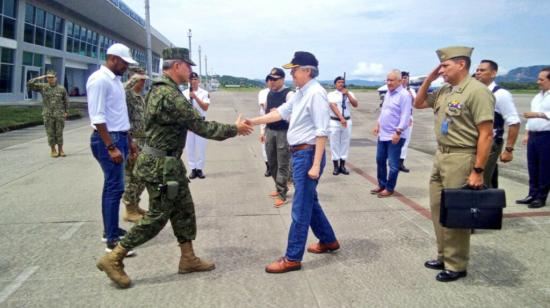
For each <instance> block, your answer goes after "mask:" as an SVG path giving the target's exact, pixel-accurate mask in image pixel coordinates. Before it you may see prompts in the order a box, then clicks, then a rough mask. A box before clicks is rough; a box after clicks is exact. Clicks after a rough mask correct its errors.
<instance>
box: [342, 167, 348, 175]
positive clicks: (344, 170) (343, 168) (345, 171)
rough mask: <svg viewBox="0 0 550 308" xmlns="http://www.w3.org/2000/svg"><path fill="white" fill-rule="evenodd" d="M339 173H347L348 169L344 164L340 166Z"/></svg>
mask: <svg viewBox="0 0 550 308" xmlns="http://www.w3.org/2000/svg"><path fill="white" fill-rule="evenodd" d="M340 173H341V174H344V175H349V170H348V168H346V167H345V166H341V167H340Z"/></svg>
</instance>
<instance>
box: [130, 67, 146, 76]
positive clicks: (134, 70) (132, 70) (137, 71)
mask: <svg viewBox="0 0 550 308" xmlns="http://www.w3.org/2000/svg"><path fill="white" fill-rule="evenodd" d="M128 74H130V75H133V74H140V75H147V71H146V70H144V69H143V68H141V67H139V66H132V67H130V68H128Z"/></svg>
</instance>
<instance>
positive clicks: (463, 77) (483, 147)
mask: <svg viewBox="0 0 550 308" xmlns="http://www.w3.org/2000/svg"><path fill="white" fill-rule="evenodd" d="M472 51H473V48H470V47H447V48H442V49H439V50H437V55H438V57H439V60H440V61H441V63H440V64H439V65H438V66H437V67H436V68H435V69H434V70H433V71H432V72H431V73H430V74H429V75H428V77H427V78H426V80H424V83H422V86H421V87H420V89H419V90H418V95H417V97H416V99H415V102H414V106H415V107H416V108H419V109H422V108H433V110H434V114H435V125H434V130H435V136H436V140H437V144H438V147H437V151H436V154H435V160H434V165H433V169H432V174H431V177H430V208H431V212H432V221H433V224H434V228H435V235H436V240H437V259H435V260H428V261H426V263H425V264H424V266H426V267H427V268H430V269H435V270H441V272H440V273H439V274H438V275H437V276H436V279H437V280H438V281H442V282H446V281H454V280H457V279H459V278H462V277H465V276H466V274H467V272H466V269H467V267H468V259H469V253H470V229H447V228H444V227H443V226H441V224H440V223H439V208H440V203H441V202H440V201H441V190H443V189H444V188H460V187H462V186H463V185H464V184H467V185H468V186H470V187H472V188H478V189H479V188H481V187H482V186H483V171H484V168H485V164H486V162H487V159H488V157H489V152H490V150H491V144H492V141H493V118H494V111H495V98H494V96H493V95H492V94H491V92H490V91H489V89H488V88H487V86H485V85H484V84H482V83H481V82H479V81H477V80H475V79H474V78H472V77H471V76H470V75H469V72H468V70H469V68H470V64H471V55H472ZM439 76H442V77H443V79H444V80H445V82H447V84H445V85H444V86H443V87H441V88H440V89H439V90H437V91H435V92H433V93H431V94H428V88H429V87H430V84H431V83H432V82H433V81H434V80H436V79H437V78H438V77H439Z"/></svg>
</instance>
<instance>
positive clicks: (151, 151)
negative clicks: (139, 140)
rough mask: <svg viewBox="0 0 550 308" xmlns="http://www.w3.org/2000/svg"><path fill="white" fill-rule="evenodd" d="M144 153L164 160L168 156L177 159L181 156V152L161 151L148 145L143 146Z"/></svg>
mask: <svg viewBox="0 0 550 308" xmlns="http://www.w3.org/2000/svg"><path fill="white" fill-rule="evenodd" d="M142 152H143V153H145V154H149V155H152V156H155V157H156V158H164V157H166V156H170V157H176V158H177V157H180V156H181V153H180V151H176V150H171V151H165V150H159V149H156V148H153V147H150V146H148V145H144V146H143V149H142Z"/></svg>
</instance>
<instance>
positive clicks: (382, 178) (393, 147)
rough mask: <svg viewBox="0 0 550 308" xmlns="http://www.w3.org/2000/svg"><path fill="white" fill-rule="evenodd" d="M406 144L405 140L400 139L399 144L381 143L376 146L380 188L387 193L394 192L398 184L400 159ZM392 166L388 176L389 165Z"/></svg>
mask: <svg viewBox="0 0 550 308" xmlns="http://www.w3.org/2000/svg"><path fill="white" fill-rule="evenodd" d="M403 144H405V139H403V138H401V139H399V142H398V143H397V144H393V143H391V141H380V140H378V145H377V146H376V166H377V168H376V170H377V177H378V186H379V187H380V188H384V189H386V190H387V191H393V190H394V189H395V185H396V184H397V175H398V174H399V158H400V157H401V148H403ZM388 163H389V165H390V173H389V174H388V167H387V164H388Z"/></svg>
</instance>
